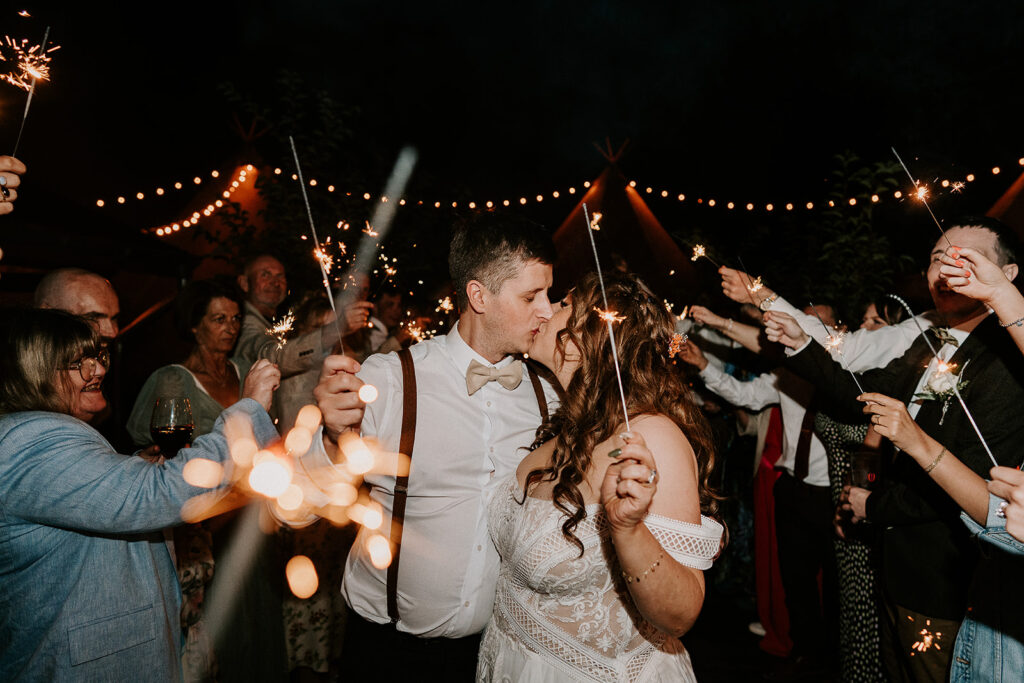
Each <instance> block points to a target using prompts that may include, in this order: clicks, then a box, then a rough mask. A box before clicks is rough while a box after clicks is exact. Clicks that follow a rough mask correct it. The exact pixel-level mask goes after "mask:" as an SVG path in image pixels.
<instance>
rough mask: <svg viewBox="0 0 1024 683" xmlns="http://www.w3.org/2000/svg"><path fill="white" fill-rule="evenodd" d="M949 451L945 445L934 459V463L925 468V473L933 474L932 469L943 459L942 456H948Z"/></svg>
mask: <svg viewBox="0 0 1024 683" xmlns="http://www.w3.org/2000/svg"><path fill="white" fill-rule="evenodd" d="M948 452H949V451H947V450H946V447H945V446H943V447H942V450H941V451H939V455H938V457H936V458H935V459H934V460H932V464H931V465H928V467H925V468H924V473H925V474H931V471H932V470H934V469H935V466H936V465H938V464H939V461H940V460H942V458H944V457H945V456H946V453H948Z"/></svg>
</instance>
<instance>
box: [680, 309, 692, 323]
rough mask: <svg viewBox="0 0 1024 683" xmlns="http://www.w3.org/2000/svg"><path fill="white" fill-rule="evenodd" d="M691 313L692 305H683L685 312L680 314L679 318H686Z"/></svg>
mask: <svg viewBox="0 0 1024 683" xmlns="http://www.w3.org/2000/svg"><path fill="white" fill-rule="evenodd" d="M689 314H690V307H689V306H683V312H682V313H680V314H679V320H686V316H688V315H689Z"/></svg>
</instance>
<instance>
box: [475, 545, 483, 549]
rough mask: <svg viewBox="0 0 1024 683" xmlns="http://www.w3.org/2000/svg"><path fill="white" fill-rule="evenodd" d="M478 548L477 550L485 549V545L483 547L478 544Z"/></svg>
mask: <svg viewBox="0 0 1024 683" xmlns="http://www.w3.org/2000/svg"><path fill="white" fill-rule="evenodd" d="M476 549H477V550H483V549H484V547H483V546H482V545H478V546H477V547H476Z"/></svg>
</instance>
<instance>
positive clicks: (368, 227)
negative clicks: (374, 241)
mask: <svg viewBox="0 0 1024 683" xmlns="http://www.w3.org/2000/svg"><path fill="white" fill-rule="evenodd" d="M363 234H364V235H369V236H370V237H379V236H380V233H379V232H377V231H376V230H374V229H373V227H372V226H371V225H370V221H366V228H364V229H363Z"/></svg>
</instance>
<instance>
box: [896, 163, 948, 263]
mask: <svg viewBox="0 0 1024 683" xmlns="http://www.w3.org/2000/svg"><path fill="white" fill-rule="evenodd" d="M889 149H891V150H892V153H893V154H895V155H896V161H898V162H900V166H902V167H903V170H904V171H906V173H907V177H908V178H910V182H911V183H913V185H914V187H915V188H917V198H918V199H920V200H921V203H922V204H924V208H926V209H928V215H929V216H931V217H932V220H933V221H935V227H937V228H938V229H939V232H941V233H942V237H943V239H945V240H946V244H948V245H949V246H950V247H952V246H953V243H952V242H950V241H949V238H948V237H946V231H945V230H944V229H943V227H942V224H941V223H939V219H938V218H936V217H935V213H934V212H933V211H932V207H931V206H930V205H929V204H928V199H927V196H928V188H927V187H925V186H924V185H921V184H920V182H919V181H918V180H916V179H915V178H914V174H912V173H911V172H910V169H909V168H907V165H906V164H905V163H903V159H901V158H900V155H899V152H897V151H896V148H895V147H890V148H889Z"/></svg>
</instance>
